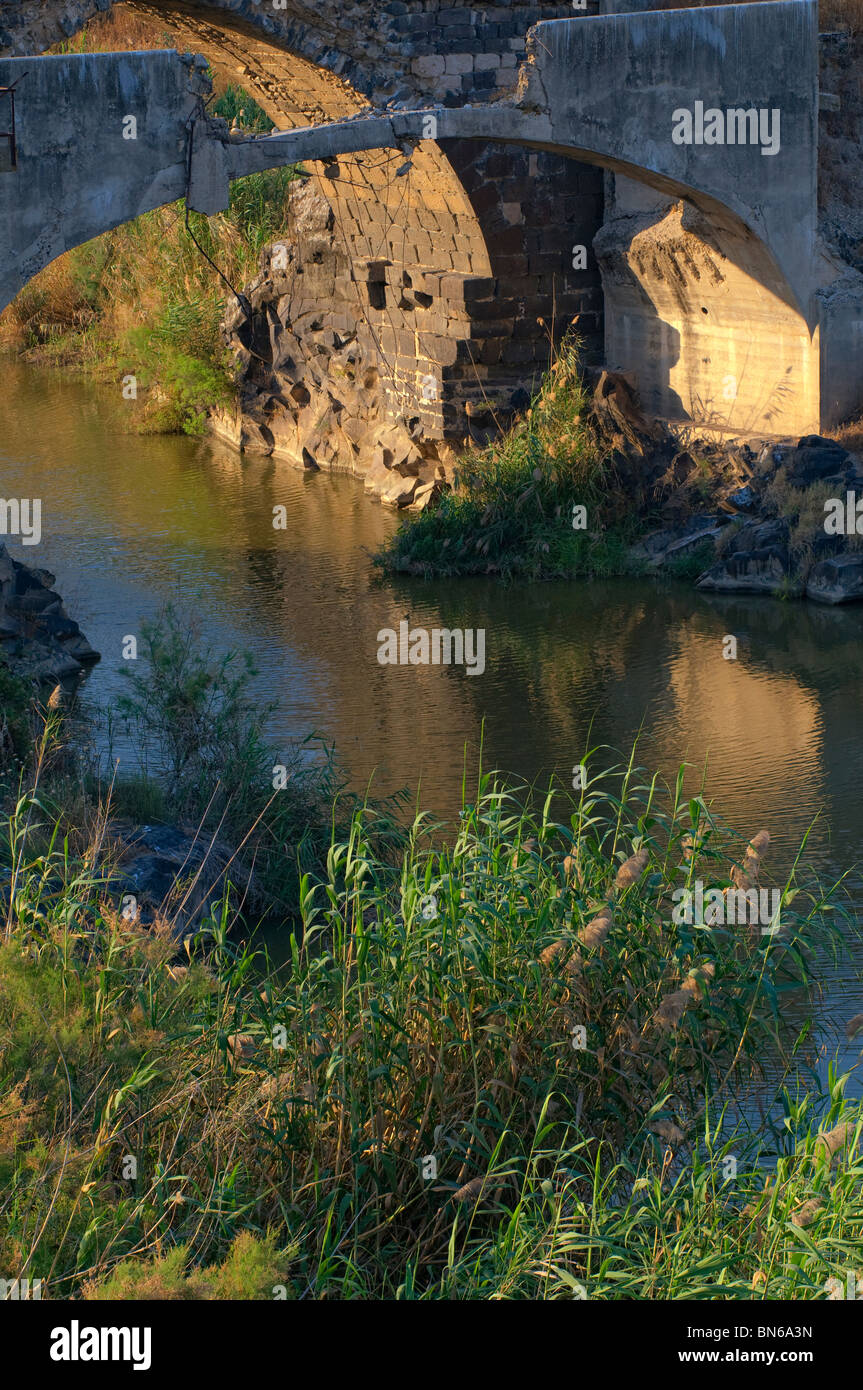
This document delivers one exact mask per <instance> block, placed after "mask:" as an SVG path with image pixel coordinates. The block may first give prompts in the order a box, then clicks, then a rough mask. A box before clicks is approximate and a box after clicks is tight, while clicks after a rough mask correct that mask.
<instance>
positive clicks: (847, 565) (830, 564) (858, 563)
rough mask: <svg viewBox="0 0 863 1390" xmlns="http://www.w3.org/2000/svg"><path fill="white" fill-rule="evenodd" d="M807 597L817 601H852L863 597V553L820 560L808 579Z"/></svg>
mask: <svg viewBox="0 0 863 1390" xmlns="http://www.w3.org/2000/svg"><path fill="white" fill-rule="evenodd" d="M806 597H807V598H811V599H814V600H815V602H816V603H852V602H854V601H858V602H859V600H860V599H863V555H858V554H845V555H837V556H835V557H834V558H833V559H830V560H819V562H818V564H817V565H813V567H812V569H811V570H810V571H809V576H808V578H807V580H806Z"/></svg>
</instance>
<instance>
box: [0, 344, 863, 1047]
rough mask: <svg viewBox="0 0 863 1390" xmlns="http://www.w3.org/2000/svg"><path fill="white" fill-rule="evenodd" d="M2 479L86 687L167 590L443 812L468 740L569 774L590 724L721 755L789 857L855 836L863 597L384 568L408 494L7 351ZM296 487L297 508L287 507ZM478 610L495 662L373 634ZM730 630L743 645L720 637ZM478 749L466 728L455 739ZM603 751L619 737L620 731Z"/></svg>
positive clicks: (729, 809)
mask: <svg viewBox="0 0 863 1390" xmlns="http://www.w3.org/2000/svg"><path fill="white" fill-rule="evenodd" d="M2 370H3V389H2V395H0V485H2V487H0V490H2V494H3V496H5V497H40V498H41V499H42V542H41V544H40V545H39V546H38V547H36V546H32V547H23V546H21V545H19V544H18V543H17V542H16V541H14V540H12V541H11V542H10V544H9V549H10V551H11V552H12V553H13V554H14V555H15V556H16V558H23V559H25V560H27V561H28V562H29V563H31V564H37V565H42V566H45V567H46V568H48V569H50V570H51V571H52V572H53V573H55V574H56V576H57V587H58V589H59V591H60V593H61V594H62V595H63V597H64V600H65V603H66V607H67V609H68V611H69V613H70V615H71V616H72V617H74V618H75V619H76V620H77V621H78V622H79V623H80V624H81V627H82V629H83V631H84V632H85V633H86V635H87V637H88V638H89V640H90V641H91V643H92V644H93V645H94V646H95V647H96V648H97V649H98V650H99V651H101V653H102V662H101V664H100V665H99V666H97V667H96V668H95V670H94V671H93V673H92V675H91V676H90V678H89V681H88V685H87V696H88V699H89V700H91V701H95V702H96V703H97V704H100V705H102V706H104V707H108V706H110V704H111V702H112V699H113V697H114V696H115V695H116V693H117V691H118V689H119V688H120V686H121V682H122V677H121V676H120V674H119V673H120V668H121V667H122V665H123V662H122V659H121V650H122V642H123V638H124V637H125V636H126V634H129V633H136V632H139V631H140V623H141V620H142V619H145V618H148V617H153V616H155V615H156V614H157V612H158V610H159V608H160V607H161V606H162V604H163V603H164V602H165V601H166V600H172V601H173V602H174V603H175V604H177V605H179V606H180V607H181V608H182V609H183V610H184V611H187V612H188V613H189V614H190V615H194V617H195V619H196V620H197V621H198V622H199V624H200V628H201V633H202V636H203V637H204V638H205V639H206V640H207V641H208V642H209V643H210V644H211V645H212V647H213V648H214V649H216V650H223V649H226V648H237V647H245V648H247V649H249V650H251V651H252V652H253V654H254V657H255V659H256V663H257V665H258V667H259V669H260V672H261V676H260V688H261V696H262V699H266V700H273V701H275V702H277V710H276V713H275V716H274V718H273V723H272V729H271V742H272V743H273V745H274V747H275V748H276V749H278V748H279V747H280V746H282V747H286V745H287V744H288V743H289V742H290V741H292V740H294V739H297V738H302V737H304V736H305V735H306V734H308V733H309V732H311V731H313V730H316V731H318V732H319V733H321V734H323V735H325V736H326V737H327V738H328V739H329V740H331V741H332V742H333V743H334V744H335V746H336V749H337V752H338V755H339V758H340V761H341V762H342V763H343V764H344V765H345V766H346V768H347V769H348V771H349V773H350V776H351V781H352V783H353V785H354V786H356V787H363V786H365V785H366V784H367V783H368V782H369V781H370V779H371V781H372V786H373V788H374V789H375V790H376V792H377V793H378V794H382V793H385V792H390V791H394V790H397V789H399V788H402V787H408V788H410V789H411V791H412V793H416V789H417V787H418V786H419V787H420V799H421V801H422V804H423V806H424V807H425V808H426V809H429V810H432V811H434V812H436V813H438V814H440V815H443V816H446V817H451V816H453V815H454V814H455V812H456V811H457V809H458V806H459V804H460V798H461V786H462V775H463V770H464V766H465V760H467V766H468V768H469V770H471V771H475V768H476V764H477V752H478V746H479V741H480V737H481V733H482V729H483V722H484V735H483V747H484V751H483V764H484V766H485V767H486V768H500V769H503V770H506V771H508V772H512V773H517V774H521V775H522V776H524V777H526V778H528V779H530V780H534V779H536V778H539V779H540V780H544V779H547V777H548V775H549V774H550V773H552V772H554V771H557V772H558V773H559V774H560V775H561V776H563V777H565V778H566V779H567V782H568V781H569V778H570V777H571V772H572V768H573V765H574V764H576V763H578V762H579V761H580V759H581V755H582V753H583V751H584V749H585V747H587V746H594V745H603V744H604V745H610V746H611V747H612V748H614V749H617V750H622V752H624V753H628V751H629V749H630V748H631V746H632V741H633V739H634V737H635V736H636V735H637V734H638V735H639V736H640V742H639V747H640V753H639V761H640V762H641V763H642V764H644V765H646V766H647V767H650V768H651V769H654V768H655V769H657V770H659V771H660V772H662V773H665V774H666V775H668V776H670V777H672V778H673V776H674V773H675V770H676V768H677V766H678V764H679V763H680V762H681V761H683V760H686V761H688V762H689V763H690V764H692V766H693V769H694V771H693V786H695V785H697V783H698V781H699V779H700V774H701V770H702V769H703V768H704V767H705V766H706V767H707V783H706V785H707V792H708V795H709V796H711V797H712V798H713V799H714V800H715V802H716V804H717V806H718V807H719V808H721V812H722V815H723V818H724V819H725V820H726V821H727V822H729V823H730V824H731V825H733V826H734V827H735V828H736V829H737V830H739V831H741V832H744V833H746V834H748V835H749V834H753V833H754V832H755V831H756V830H758V829H760V828H761V827H762V826H763V827H766V828H767V829H768V830H769V831H770V834H771V837H772V840H773V844H772V846H771V852H770V858H771V863H773V864H775V865H782V864H784V863H787V862H788V860H789V858H790V856H791V854H792V853H793V851H794V849H795V848H796V846H797V845H798V844H799V842H800V840H801V838H802V836H803V835H804V834H805V833H806V832H807V831H809V830H810V829H811V839H810V845H809V857H810V859H811V860H812V861H813V862H814V863H816V864H817V865H818V866H819V868H820V869H822V870H823V872H824V873H825V874H827V875H836V876H838V874H840V873H842V872H843V871H845V870H847V869H849V868H851V867H852V866H854V865H855V864H856V862H857V861H858V859H859V858H860V840H861V834H860V832H861V827H863V776H861V770H863V769H861V757H860V748H861V698H860V692H861V684H862V683H863V642H861V636H863V606H860V607H855V606H850V607H842V608H837V609H830V608H823V607H817V606H815V605H811V604H803V603H799V602H797V603H794V602H791V603H780V602H778V601H776V600H772V599H760V598H753V597H748V596H747V597H746V598H735V597H719V596H715V595H711V596H707V595H701V594H698V593H696V592H695V591H694V590H693V589H692V588H690V587H688V586H686V585H682V584H671V583H664V584H659V583H654V582H650V581H629V580H619V581H613V582H607V583H596V584H590V585H587V584H563V583H561V584H558V583H555V584H547V585H539V586H532V587H531V586H524V587H518V586H515V587H509V588H506V587H503V586H501V585H500V584H499V583H497V582H494V581H491V580H489V581H485V580H465V581H446V582H434V583H427V582H424V581H420V580H413V579H404V580H398V581H397V582H391V581H384V580H382V579H381V578H380V577H379V575H378V572H377V571H376V570H374V569H373V567H372V565H371V559H370V557H371V555H372V554H373V553H374V551H375V550H376V549H377V548H378V547H379V546H380V544H381V543H382V541H383V540H384V539H385V537H386V536H387V535H389V534H390V533H391V532H392V531H393V529H394V528H395V527H396V526H397V524H398V520H397V517H396V516H395V515H394V514H393V513H392V512H389V511H387V510H385V509H384V508H383V507H381V506H380V505H379V504H377V503H373V502H371V501H370V500H368V499H367V498H366V497H365V495H364V493H363V489H362V487H361V485H360V484H359V483H357V482H356V481H355V480H354V479H352V478H343V477H331V476H327V475H325V474H302V473H298V472H296V471H294V470H293V469H291V468H289V467H288V466H287V465H285V464H283V463H281V464H280V463H273V462H272V461H271V460H269V459H263V458H255V457H250V456H245V457H240V456H238V455H237V454H236V453H235V452H234V451H233V450H231V449H230V448H228V447H227V446H225V445H222V444H220V443H218V442H214V441H212V440H193V439H188V438H184V437H173V436H172V437H155V438H154V437H143V436H139V435H135V434H130V433H127V432H125V431H124V428H123V426H124V424H125V421H124V419H123V412H124V411H131V410H134V409H135V405H134V403H133V402H124V401H122V400H121V399H120V391H119V388H113V387H112V388H105V387H101V386H100V387H97V386H94V385H92V384H90V383H86V382H83V381H81V380H80V379H78V378H75V377H69V376H66V375H63V374H60V373H54V372H47V371H44V370H37V369H34V368H31V367H26V366H23V365H20V364H18V363H16V362H14V361H13V362H10V361H9V360H6V361H4V362H3V364H2ZM277 505H282V506H284V507H285V508H286V509H287V516H288V525H287V529H286V530H275V529H274V528H273V524H272V519H273V508H274V507H275V506H277ZM402 619H407V620H408V622H409V623H410V626H411V627H412V628H415V627H425V628H429V629H430V628H434V627H446V628H459V627H461V628H473V629H476V628H484V629H485V632H486V668H485V672H484V674H483V675H475V676H471V675H469V674H467V672H466V671H465V670H464V668H456V667H442V666H426V667H415V666H381V665H380V664H379V663H378V660H377V653H378V641H377V634H378V631H379V630H380V629H382V628H393V629H398V626H399V622H400V621H401V620H402ZM728 635H733V636H735V637H736V638H737V643H738V655H737V660H726V659H725V658H724V656H723V649H724V645H725V644H724V638H725V637H726V636H728ZM465 750H467V752H466V751H465ZM608 757H609V759H610V757H611V755H608ZM861 964H863V957H861V956H860V953H859V952H857V953H856V961H855V963H853V964H851V965H848V964H846V965H844V966H843V967H842V968H841V969H839V970H838V971H835V970H830V971H828V973H827V976H826V981H825V986H826V995H825V1000H824V1004H823V1007H822V1009H821V1011H820V1018H819V1023H820V1032H821V1034H822V1041H823V1042H824V1045H825V1048H826V1049H827V1051H828V1052H829V1051H832V1049H833V1047H834V1045H836V1046H840V1048H841V1055H842V1060H843V1062H844V1063H845V1064H846V1065H848V1064H851V1063H853V1062H855V1061H856V1060H857V1057H858V1056H859V1050H858V1048H859V1044H858V1047H851V1048H849V1047H845V1046H842V1043H841V1032H842V1024H843V1021H844V1020H845V1019H847V1018H848V1017H849V1016H850V1015H851V1014H853V1013H857V1012H860V1011H861V1009H863V990H861V987H860V984H859V967H860V965H861Z"/></svg>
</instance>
